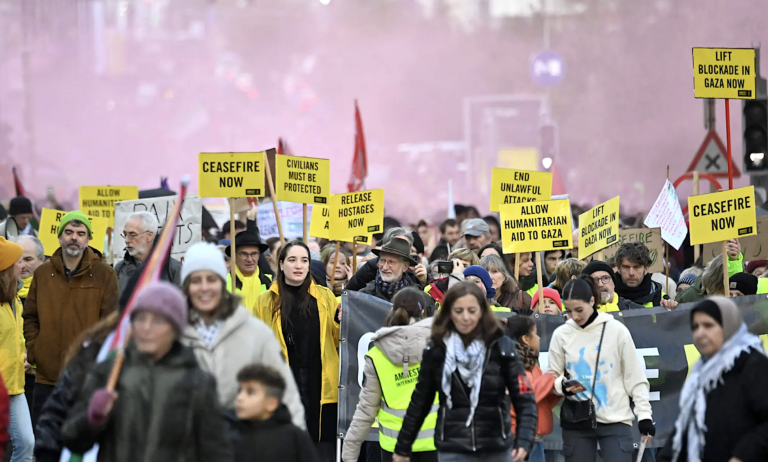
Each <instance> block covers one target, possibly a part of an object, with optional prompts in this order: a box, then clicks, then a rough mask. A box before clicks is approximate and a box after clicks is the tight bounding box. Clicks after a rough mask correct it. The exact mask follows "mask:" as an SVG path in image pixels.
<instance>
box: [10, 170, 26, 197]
mask: <svg viewBox="0 0 768 462" xmlns="http://www.w3.org/2000/svg"><path fill="white" fill-rule="evenodd" d="M11 171H13V185H14V186H15V187H16V197H26V196H27V195H26V194H25V192H24V185H22V184H21V179H19V173H18V172H17V171H16V167H11Z"/></svg>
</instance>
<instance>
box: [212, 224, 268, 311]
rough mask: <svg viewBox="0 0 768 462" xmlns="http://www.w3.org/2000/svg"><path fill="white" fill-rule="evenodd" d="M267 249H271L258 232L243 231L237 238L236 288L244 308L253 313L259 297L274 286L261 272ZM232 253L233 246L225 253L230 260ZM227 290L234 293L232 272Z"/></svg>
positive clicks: (229, 274)
mask: <svg viewBox="0 0 768 462" xmlns="http://www.w3.org/2000/svg"><path fill="white" fill-rule="evenodd" d="M267 249H269V247H268V246H267V244H265V243H264V242H263V241H262V240H261V238H260V237H259V235H258V233H256V232H251V231H243V232H241V233H240V234H238V235H237V237H235V254H236V255H235V258H234V262H235V265H237V269H236V272H237V275H236V278H237V281H236V282H235V287H236V289H237V290H239V291H240V292H239V295H240V296H241V297H242V299H243V306H245V308H246V309H248V310H249V311H250V312H251V313H253V312H254V306H255V305H256V300H257V299H258V298H259V295H260V294H261V293H262V292H264V291H266V290H267V288H268V287H270V286H271V285H272V281H271V280H270V279H269V278H268V277H266V276H265V275H263V274H260V272H259V257H260V256H261V253H262V252H265V251H267ZM231 252H232V246H231V245H228V246H227V248H226V249H225V250H224V253H225V254H226V256H227V257H230V259H231V258H232V255H231ZM230 264H231V263H230ZM227 290H228V291H229V292H230V293H232V273H231V272H230V273H228V274H227Z"/></svg>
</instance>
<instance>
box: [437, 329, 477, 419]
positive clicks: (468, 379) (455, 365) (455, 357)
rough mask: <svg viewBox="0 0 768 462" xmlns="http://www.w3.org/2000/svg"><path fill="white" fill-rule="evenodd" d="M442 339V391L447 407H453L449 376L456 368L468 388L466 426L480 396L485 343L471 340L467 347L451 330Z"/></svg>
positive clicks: (472, 415) (472, 416) (450, 376)
mask: <svg viewBox="0 0 768 462" xmlns="http://www.w3.org/2000/svg"><path fill="white" fill-rule="evenodd" d="M443 341H444V342H445V364H444V365H443V393H445V398H446V401H447V404H448V409H453V402H452V401H451V378H452V377H453V372H454V371H456V370H458V371H459V376H460V377H461V379H462V380H463V381H464V383H465V384H466V385H467V387H468V388H469V417H468V418H467V427H469V425H470V424H471V423H472V419H473V418H474V417H475V409H477V402H478V400H479V398H480V382H481V381H482V380H483V366H484V365H485V351H486V349H485V343H484V342H483V341H482V340H480V339H475V340H472V343H470V344H469V347H467V348H465V347H464V341H463V340H462V339H461V335H459V334H457V333H455V332H451V333H449V334H448V335H447V336H446V337H445V338H444V339H443Z"/></svg>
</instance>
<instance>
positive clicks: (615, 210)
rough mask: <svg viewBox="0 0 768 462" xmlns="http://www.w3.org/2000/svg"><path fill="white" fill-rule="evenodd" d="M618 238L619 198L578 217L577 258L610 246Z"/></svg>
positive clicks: (582, 257)
mask: <svg viewBox="0 0 768 462" xmlns="http://www.w3.org/2000/svg"><path fill="white" fill-rule="evenodd" d="M618 238H619V196H616V197H614V198H613V199H611V200H609V201H606V202H603V203H602V204H600V205H598V206H597V207H594V208H592V209H591V210H587V211H586V212H584V213H582V214H581V215H579V258H581V259H584V258H586V257H588V256H590V255H592V254H593V253H595V252H599V251H601V250H603V249H604V248H606V247H608V246H610V245H611V244H613V243H614V242H616V240H617V239H618Z"/></svg>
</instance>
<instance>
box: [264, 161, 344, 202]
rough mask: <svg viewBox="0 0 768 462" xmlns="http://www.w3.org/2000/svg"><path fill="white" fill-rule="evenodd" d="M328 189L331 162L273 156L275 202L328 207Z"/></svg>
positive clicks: (329, 186) (329, 185) (329, 187)
mask: <svg viewBox="0 0 768 462" xmlns="http://www.w3.org/2000/svg"><path fill="white" fill-rule="evenodd" d="M330 189H331V161H330V160H328V159H316V158H313V157H295V156H275V194H277V200H281V201H286V202H298V203H301V204H327V203H328V196H329V191H330Z"/></svg>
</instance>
